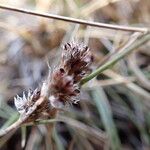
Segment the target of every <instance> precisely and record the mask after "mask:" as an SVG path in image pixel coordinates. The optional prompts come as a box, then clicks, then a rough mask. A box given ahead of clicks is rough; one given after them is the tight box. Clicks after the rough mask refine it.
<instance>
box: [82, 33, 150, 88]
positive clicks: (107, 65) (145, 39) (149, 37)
mask: <svg viewBox="0 0 150 150" xmlns="http://www.w3.org/2000/svg"><path fill="white" fill-rule="evenodd" d="M149 40H150V34H146V35H143V36H142V37H141V39H139V40H137V41H135V42H134V43H133V44H132V45H131V46H130V47H127V48H126V49H125V50H124V51H122V52H121V53H119V54H117V55H116V56H114V57H113V58H112V59H111V60H109V61H108V62H106V63H105V64H104V65H102V66H101V67H99V68H98V69H96V70H95V71H93V72H92V73H91V74H90V75H88V76H86V77H85V78H83V79H82V80H81V82H80V85H83V84H85V83H86V82H88V81H90V80H91V79H93V78H94V77H96V76H97V75H99V74H100V73H102V72H103V71H104V70H106V69H108V68H110V67H111V66H113V65H114V64H115V63H117V62H118V61H119V60H120V59H122V58H123V57H124V56H126V55H127V54H129V53H130V52H132V51H133V50H134V49H136V48H138V47H140V46H141V45H143V44H144V43H146V42H148V41H149Z"/></svg>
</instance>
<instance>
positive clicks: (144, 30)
mask: <svg viewBox="0 0 150 150" xmlns="http://www.w3.org/2000/svg"><path fill="white" fill-rule="evenodd" d="M0 9H5V10H9V11H15V12H20V13H24V14H29V15H34V16H40V17H44V18H51V19H57V20H62V21H67V22H72V23H78V24H83V25H89V26H93V27H100V28H107V29H115V30H122V31H128V32H142V33H147V32H148V31H149V29H148V28H144V27H143V28H140V27H128V26H120V25H113V24H106V23H100V22H93V21H86V20H82V19H76V18H71V17H65V16H59V15H53V14H49V13H40V12H37V11H32V10H27V9H22V8H15V7H12V6H5V5H0Z"/></svg>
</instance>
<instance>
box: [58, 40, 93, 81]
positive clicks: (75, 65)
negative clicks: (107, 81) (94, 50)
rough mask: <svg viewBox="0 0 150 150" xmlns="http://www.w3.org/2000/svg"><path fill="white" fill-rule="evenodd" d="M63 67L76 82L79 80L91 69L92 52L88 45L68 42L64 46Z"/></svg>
mask: <svg viewBox="0 0 150 150" xmlns="http://www.w3.org/2000/svg"><path fill="white" fill-rule="evenodd" d="M63 49H64V50H63V53H62V61H61V65H60V66H61V68H63V69H64V70H65V72H66V73H67V75H70V76H72V77H73V80H74V83H77V82H79V81H80V80H81V79H82V78H83V77H84V76H85V75H86V74H88V73H89V72H90V71H91V69H90V65H91V63H92V59H93V57H92V54H91V51H90V50H89V48H88V47H87V46H84V45H83V44H77V43H73V42H72V43H66V44H65V45H64V47H63Z"/></svg>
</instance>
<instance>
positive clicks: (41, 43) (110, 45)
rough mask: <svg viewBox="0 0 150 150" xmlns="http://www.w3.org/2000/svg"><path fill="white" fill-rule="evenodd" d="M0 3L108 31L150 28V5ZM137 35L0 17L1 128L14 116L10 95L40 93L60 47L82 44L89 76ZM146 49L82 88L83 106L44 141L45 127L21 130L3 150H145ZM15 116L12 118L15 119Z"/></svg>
mask: <svg viewBox="0 0 150 150" xmlns="http://www.w3.org/2000/svg"><path fill="white" fill-rule="evenodd" d="M0 4H5V5H10V6H14V7H16V8H25V9H29V10H35V11H38V12H47V13H52V14H57V15H62V16H68V17H74V18H80V19H84V20H90V21H96V22H103V23H109V24H118V25H129V26H138V27H150V1H149V0H13V1H12V0H7V1H6V0H0ZM135 37H136V33H134V34H133V33H131V32H125V31H119V30H110V29H104V28H96V27H90V26H85V25H79V24H74V23H69V22H64V21H58V20H54V19H45V18H41V17H35V16H31V15H27V14H21V13H17V12H12V11H6V10H0V126H1V129H2V128H5V127H7V126H9V124H11V122H13V121H14V120H15V119H16V118H17V117H18V114H17V112H16V108H15V107H14V102H13V98H14V96H16V95H17V94H18V95H20V96H21V95H22V92H23V91H28V90H29V89H35V88H36V87H40V85H41V84H42V82H43V81H44V80H45V79H46V76H47V75H48V70H49V69H48V66H50V67H51V68H54V67H56V66H57V65H58V64H59V60H60V56H61V52H62V45H63V44H64V43H66V42H70V41H72V40H75V41H80V42H83V43H85V44H86V45H88V46H89V47H90V49H91V51H92V54H93V56H94V62H93V65H92V69H93V70H94V69H96V68H97V67H98V66H101V65H103V64H104V63H105V62H107V61H108V60H110V59H111V58H112V57H113V55H114V54H116V53H117V52H118V50H120V49H121V48H123V47H124V46H125V45H126V43H128V42H129V41H130V40H132V39H133V38H135ZM149 48H150V43H147V44H144V45H143V46H142V47H140V48H138V49H137V50H136V51H134V52H132V53H131V54H130V55H128V56H127V57H125V58H124V59H122V60H120V61H119V62H118V63H117V64H116V65H115V66H113V67H111V68H110V69H108V70H106V71H104V72H103V73H102V74H101V75H99V76H98V77H97V78H96V79H93V80H92V81H90V82H88V83H87V84H86V85H84V86H83V88H82V92H81V101H80V102H79V103H78V104H74V105H72V106H69V107H66V108H65V109H64V110H62V111H61V112H60V115H61V116H62V117H64V120H65V121H64V123H56V124H55V127H54V130H53V133H52V137H51V138H47V135H46V133H47V131H46V128H45V126H44V125H39V126H30V127H22V128H21V129H18V130H17V131H16V132H15V133H14V134H13V135H9V136H7V137H4V138H2V139H1V140H0V149H1V150H10V149H11V150H21V149H24V150H109V149H112V150H149V149H150V111H149V110H150V93H149V91H150V81H149V79H150V50H149ZM16 116H17V117H16Z"/></svg>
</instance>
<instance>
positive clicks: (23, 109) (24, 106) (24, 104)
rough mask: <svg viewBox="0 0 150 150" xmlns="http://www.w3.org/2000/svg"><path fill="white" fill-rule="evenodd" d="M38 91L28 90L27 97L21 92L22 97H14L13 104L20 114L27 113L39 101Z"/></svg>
mask: <svg viewBox="0 0 150 150" xmlns="http://www.w3.org/2000/svg"><path fill="white" fill-rule="evenodd" d="M39 97H40V91H39V90H38V89H35V90H34V91H32V90H29V91H28V94H27V96H26V95H25V93H24V92H23V96H22V97H20V96H18V95H17V96H16V97H14V104H15V106H16V108H17V110H18V112H19V113H20V114H24V113H29V111H30V108H31V107H32V106H33V105H34V103H35V102H36V101H37V100H38V99H39Z"/></svg>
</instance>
